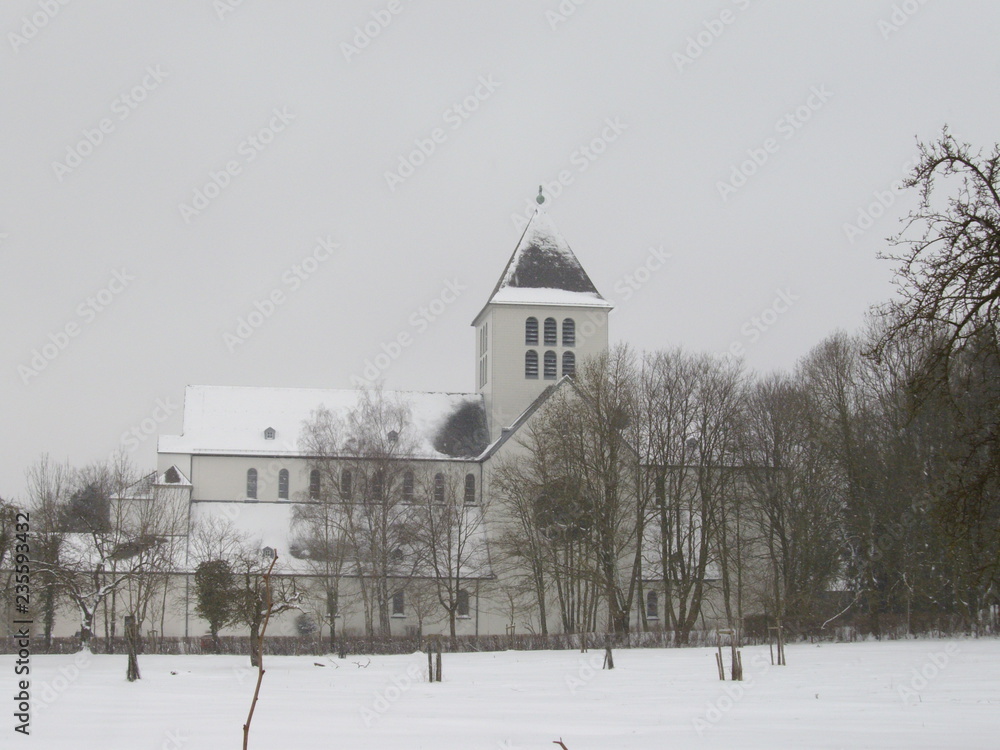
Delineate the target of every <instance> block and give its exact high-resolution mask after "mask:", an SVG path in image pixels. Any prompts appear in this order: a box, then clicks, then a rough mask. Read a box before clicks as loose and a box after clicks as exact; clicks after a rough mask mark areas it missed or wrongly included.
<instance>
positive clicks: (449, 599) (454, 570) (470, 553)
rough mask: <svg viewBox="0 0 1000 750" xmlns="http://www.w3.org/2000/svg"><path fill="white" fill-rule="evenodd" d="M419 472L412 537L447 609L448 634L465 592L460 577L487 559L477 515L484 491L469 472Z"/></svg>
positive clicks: (479, 571) (476, 571)
mask: <svg viewBox="0 0 1000 750" xmlns="http://www.w3.org/2000/svg"><path fill="white" fill-rule="evenodd" d="M421 478H422V481H421V482H420V483H419V485H420V486H419V499H420V508H419V513H418V515H417V520H418V525H417V527H416V530H415V538H414V542H415V543H416V545H417V547H418V549H419V551H420V552H419V554H421V555H422V556H423V557H424V559H425V562H424V563H422V566H426V568H427V569H428V573H430V574H432V575H433V579H432V580H433V583H434V587H435V590H436V592H437V598H438V602H439V603H440V605H441V607H442V608H443V609H444V611H445V612H446V613H447V617H448V630H449V633H450V635H451V637H452V638H454V637H455V635H456V629H455V628H456V618H457V617H458V615H459V608H460V606H461V603H462V599H463V596H465V597H467V596H468V592H467V591H465V588H464V587H465V585H466V581H467V580H470V579H472V578H473V577H476V578H479V577H482V575H483V573H484V571H485V569H486V568H487V566H488V563H489V560H488V556H487V554H486V538H485V525H484V520H483V519H484V514H485V513H486V504H487V502H486V497H485V495H481V493H479V492H477V490H476V482H475V475H474V474H471V473H470V474H467V475H466V474H465V473H462V474H456V473H455V472H453V471H439V472H434V473H433V474H431V473H430V472H427V471H425V472H422V473H421ZM469 478H471V479H472V482H471V485H470V483H469V481H468V480H469ZM463 592H464V593H463Z"/></svg>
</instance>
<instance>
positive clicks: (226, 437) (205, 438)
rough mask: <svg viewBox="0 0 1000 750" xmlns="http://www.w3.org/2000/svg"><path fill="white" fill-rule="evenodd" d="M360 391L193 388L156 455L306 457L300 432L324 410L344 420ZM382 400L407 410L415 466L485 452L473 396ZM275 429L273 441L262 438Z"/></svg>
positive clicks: (403, 394)
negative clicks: (175, 429)
mask: <svg viewBox="0 0 1000 750" xmlns="http://www.w3.org/2000/svg"><path fill="white" fill-rule="evenodd" d="M363 393H364V392H363V391H359V390H335V389H319V388H257V387H244V386H210V385H191V386H188V387H187V389H186V390H185V394H184V428H183V434H181V435H161V436H160V439H159V443H158V450H159V452H160V453H191V454H214V455H218V454H222V455H267V456H298V455H304V453H303V452H302V450H301V449H300V447H299V437H300V434H301V432H302V428H303V424H304V423H305V422H306V421H307V420H309V419H310V417H311V415H312V414H313V412H315V411H316V410H317V409H319V408H320V407H325V408H327V409H329V410H330V411H331V412H333V413H334V414H335V415H338V416H341V417H346V415H347V414H348V413H349V412H350V411H351V410H353V409H356V408H357V407H358V406H359V404H360V403H361V398H362V396H363ZM382 398H384V399H386V400H387V401H389V402H390V403H396V402H399V403H401V404H404V405H405V406H406V407H407V408H408V410H409V425H408V427H409V429H412V430H413V434H411V435H409V436H407V437H408V439H409V440H410V441H412V444H413V445H414V453H413V457H414V458H433V459H446V458H473V457H475V456H477V455H479V453H481V452H482V450H483V448H485V446H486V442H487V441H486V433H485V430H486V411H485V406H484V404H483V398H482V396H481V395H480V394H477V393H424V392H417V391H383V392H382ZM269 427H271V428H274V430H275V435H274V438H272V439H268V438H267V437H265V434H264V432H265V430H266V429H267V428H269Z"/></svg>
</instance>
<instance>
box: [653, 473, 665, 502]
mask: <svg viewBox="0 0 1000 750" xmlns="http://www.w3.org/2000/svg"><path fill="white" fill-rule="evenodd" d="M653 497H654V498H655V499H656V507H657V508H662V507H663V503H664V501H665V500H666V481H665V480H664V479H663V477H657V478H656V481H655V482H653Z"/></svg>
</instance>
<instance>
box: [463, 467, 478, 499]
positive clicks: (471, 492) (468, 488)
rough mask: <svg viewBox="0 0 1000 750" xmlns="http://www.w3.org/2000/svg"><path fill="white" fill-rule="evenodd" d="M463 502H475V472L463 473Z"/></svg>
mask: <svg viewBox="0 0 1000 750" xmlns="http://www.w3.org/2000/svg"><path fill="white" fill-rule="evenodd" d="M465 502H466V503H468V504H470V505H471V504H472V503H474V502H476V476H475V474H466V475H465Z"/></svg>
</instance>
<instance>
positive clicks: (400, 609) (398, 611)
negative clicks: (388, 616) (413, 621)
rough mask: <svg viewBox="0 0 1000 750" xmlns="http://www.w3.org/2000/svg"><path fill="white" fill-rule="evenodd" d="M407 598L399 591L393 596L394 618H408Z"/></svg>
mask: <svg viewBox="0 0 1000 750" xmlns="http://www.w3.org/2000/svg"><path fill="white" fill-rule="evenodd" d="M405 606H406V598H405V595H404V593H403V592H402V591H397V592H396V593H395V594H393V595H392V616H393V617H405V616H406V610H405Z"/></svg>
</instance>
